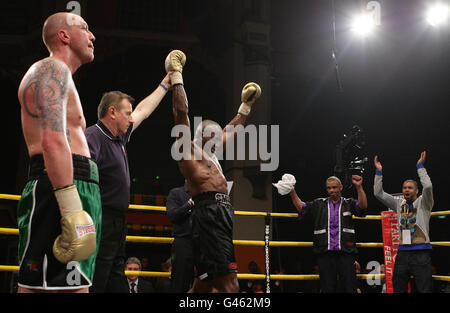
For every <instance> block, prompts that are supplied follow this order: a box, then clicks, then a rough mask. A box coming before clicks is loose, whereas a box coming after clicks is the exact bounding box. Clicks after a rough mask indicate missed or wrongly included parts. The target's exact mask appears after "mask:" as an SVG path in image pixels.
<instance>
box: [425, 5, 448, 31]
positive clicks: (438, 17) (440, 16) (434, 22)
mask: <svg viewBox="0 0 450 313" xmlns="http://www.w3.org/2000/svg"><path fill="white" fill-rule="evenodd" d="M448 11H449V10H448V6H446V5H444V4H440V3H438V4H435V5H434V6H432V7H430V8H429V9H428V11H427V14H426V20H427V22H428V23H429V24H430V25H431V26H433V27H436V26H439V25H440V24H444V23H446V22H447V18H448V13H449V12H448Z"/></svg>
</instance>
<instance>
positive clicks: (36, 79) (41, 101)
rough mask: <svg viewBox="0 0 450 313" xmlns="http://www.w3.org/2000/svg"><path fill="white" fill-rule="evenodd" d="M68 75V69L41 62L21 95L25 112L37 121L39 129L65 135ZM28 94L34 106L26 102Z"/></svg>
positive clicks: (54, 62)
mask: <svg viewBox="0 0 450 313" xmlns="http://www.w3.org/2000/svg"><path fill="white" fill-rule="evenodd" d="M69 75H70V72H69V69H68V68H66V67H64V66H62V65H61V64H58V63H57V62H56V61H55V60H51V59H48V60H44V61H42V62H41V64H40V65H39V66H38V68H37V70H36V73H34V74H33V75H32V76H31V77H30V79H29V81H28V84H27V85H26V86H25V88H24V92H23V95H22V96H23V105H24V108H25V111H26V112H27V114H28V115H30V116H31V117H33V118H38V119H39V121H40V126H41V129H51V130H53V131H55V132H59V133H65V129H66V106H67V99H68V95H69V92H68V91H69V88H68V83H69V77H70V76H69ZM28 92H30V93H31V94H32V95H33V98H34V105H33V104H31V103H28V102H27V99H26V94H27V93H28ZM30 107H31V108H34V110H32V109H30Z"/></svg>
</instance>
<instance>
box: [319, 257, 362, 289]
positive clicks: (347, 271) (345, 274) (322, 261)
mask: <svg viewBox="0 0 450 313" xmlns="http://www.w3.org/2000/svg"><path fill="white" fill-rule="evenodd" d="M317 265H318V266H319V275H320V289H321V291H322V292H323V293H333V292H345V293H356V287H357V280H356V269H355V257H354V255H352V254H350V253H346V252H342V251H328V252H325V253H321V254H318V255H317ZM338 277H339V284H338ZM338 287H339V288H338Z"/></svg>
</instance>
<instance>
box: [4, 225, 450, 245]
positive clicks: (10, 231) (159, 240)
mask: <svg viewBox="0 0 450 313" xmlns="http://www.w3.org/2000/svg"><path fill="white" fill-rule="evenodd" d="M18 234H19V230H18V229H16V228H0V235H18ZM126 241H127V242H135V243H156V244H171V243H173V241H174V238H173V237H149V236H127V237H126ZM430 243H431V245H432V246H443V247H450V241H434V242H430ZM233 244H235V245H237V246H255V247H264V245H265V242H264V241H262V240H233ZM269 246H270V247H312V246H313V243H312V242H308V241H269ZM356 246H357V247H359V248H381V247H383V243H380V242H358V243H356Z"/></svg>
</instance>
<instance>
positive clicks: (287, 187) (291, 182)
mask: <svg viewBox="0 0 450 313" xmlns="http://www.w3.org/2000/svg"><path fill="white" fill-rule="evenodd" d="M295 183H296V181H295V177H294V176H293V175H291V174H284V175H283V176H282V177H281V180H279V181H278V183H276V184H272V185H274V186H275V187H277V189H278V193H279V194H280V195H282V196H284V195H287V194H288V193H290V192H291V190H292V189H294V186H295Z"/></svg>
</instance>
